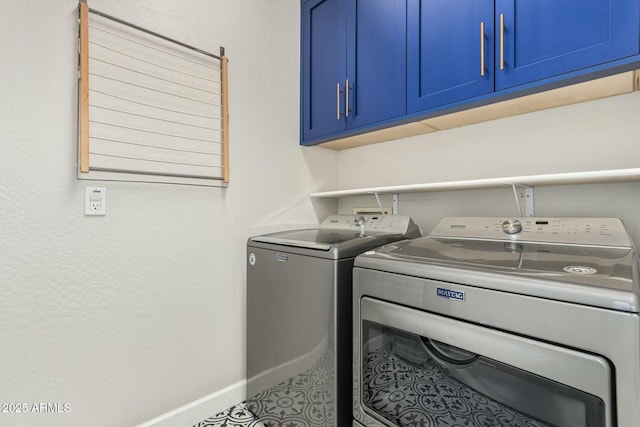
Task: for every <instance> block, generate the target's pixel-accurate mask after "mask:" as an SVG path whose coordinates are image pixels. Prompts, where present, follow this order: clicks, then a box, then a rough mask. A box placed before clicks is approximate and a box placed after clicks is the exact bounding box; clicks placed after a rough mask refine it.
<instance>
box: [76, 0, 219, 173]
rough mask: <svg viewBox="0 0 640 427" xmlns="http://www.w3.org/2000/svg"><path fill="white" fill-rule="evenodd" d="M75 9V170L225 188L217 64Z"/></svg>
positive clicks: (206, 56)
mask: <svg viewBox="0 0 640 427" xmlns="http://www.w3.org/2000/svg"><path fill="white" fill-rule="evenodd" d="M83 9H84V10H85V12H84V18H83V12H82V10H83ZM80 10H81V14H80V15H81V24H80V26H81V35H82V34H83V33H82V31H83V30H84V31H85V33H86V34H85V38H84V39H82V37H81V53H80V54H81V59H80V64H81V72H80V75H81V76H85V79H84V80H82V79H81V93H80V101H82V100H83V96H82V93H83V92H82V90H84V91H85V92H86V94H85V97H86V98H87V101H86V105H84V107H83V105H82V102H81V120H84V121H81V124H80V136H81V138H80V151H81V155H80V158H81V160H82V159H83V158H84V159H86V166H88V167H85V168H84V169H83V168H82V167H81V168H80V171H81V172H83V173H84V172H89V173H90V172H91V171H100V172H101V173H103V172H116V173H118V172H120V173H122V174H126V175H127V176H138V175H139V174H149V175H158V176H164V177H166V176H176V177H180V178H181V179H180V180H179V182H180V183H184V179H183V178H184V177H194V178H198V179H199V180H201V179H203V178H204V179H211V180H219V181H223V182H228V172H225V170H226V169H225V164H228V160H225V159H226V157H227V156H228V145H227V143H226V142H225V135H226V134H227V133H228V131H227V130H226V129H225V116H226V114H228V113H227V112H226V111H224V109H223V108H224V107H223V84H222V76H223V64H222V60H221V59H220V58H218V57H215V56H213V55H209V54H206V53H201V52H199V51H197V50H193V49H189V47H186V46H183V45H180V44H179V43H172V42H171V41H168V40H165V39H163V38H162V37H163V36H159V37H156V36H157V34H156V36H154V35H153V34H149V33H148V32H145V31H146V30H144V29H138V28H134V27H135V26H131V25H126V24H125V23H122V22H118V21H119V20H118V19H117V18H111V19H109V17H105V16H101V14H100V13H91V12H92V11H91V10H90V9H89V10H88V12H87V7H86V3H80ZM83 42H84V43H85V45H86V46H85V49H84V50H83V49H82V46H83V44H82V43H83ZM225 59H226V58H225ZM224 66H225V67H226V64H225V65H224ZM83 82H84V83H85V84H86V87H82V83H83ZM224 96H225V98H226V96H227V94H226V93H225V95H224ZM227 105H228V104H227ZM82 108H84V111H85V113H84V115H83V113H82V111H83V110H82ZM82 123H85V126H86V127H87V129H86V131H85V132H84V133H83V128H82ZM83 137H84V139H85V142H84V144H83V143H82V138H83ZM81 163H82V161H81ZM101 176H102V175H101ZM163 182H166V180H163ZM198 185H201V184H200V183H199V184H198Z"/></svg>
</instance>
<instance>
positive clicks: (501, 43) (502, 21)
mask: <svg viewBox="0 0 640 427" xmlns="http://www.w3.org/2000/svg"><path fill="white" fill-rule="evenodd" d="M503 70H504V13H501V14H500V71H503Z"/></svg>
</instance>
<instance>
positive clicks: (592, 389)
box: [353, 218, 640, 427]
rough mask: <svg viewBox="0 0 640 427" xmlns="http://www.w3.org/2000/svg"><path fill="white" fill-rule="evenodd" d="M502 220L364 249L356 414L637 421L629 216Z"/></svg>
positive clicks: (357, 304)
mask: <svg viewBox="0 0 640 427" xmlns="http://www.w3.org/2000/svg"><path fill="white" fill-rule="evenodd" d="M504 222H505V220H504V219H497V218H492V219H486V218H485V219H482V218H480V219H479V218H473V219H470V218H445V219H443V221H442V222H441V223H440V224H439V226H438V227H436V229H435V230H434V232H433V233H432V234H431V235H430V236H429V237H425V238H421V239H415V240H413V241H411V242H407V243H404V242H403V243H398V244H390V245H387V246H385V247H383V248H380V249H377V250H375V251H371V252H368V253H367V254H365V255H361V256H360V257H358V258H357V259H356V263H355V265H356V268H354V301H353V303H354V306H353V309H354V325H353V326H354V329H353V335H354V425H364V426H394V427H395V426H402V427H405V426H406V427H408V426H416V425H419V426H425V427H428V426H449V425H465V426H467V425H468V426H493V425H495V426H502V425H510V426H559V427H585V426H586V427H595V426H598V427H599V426H606V427H612V426H619V427H632V426H637V425H638V420H640V409H639V408H638V406H639V405H638V402H639V401H640V320H639V315H638V312H639V307H638V298H639V295H640V292H639V290H638V257H637V255H636V253H635V251H634V249H633V247H632V245H631V242H630V240H629V239H628V236H627V233H626V232H625V231H624V227H623V226H622V223H621V222H620V221H619V220H615V219H576V220H571V219H557V218H521V219H517V222H515V221H512V222H510V223H509V224H507V225H508V227H507V230H502V227H501V225H502V223H504ZM517 223H520V224H521V225H523V226H522V228H521V229H520V230H518V231H517V232H516V233H510V231H513V226H514V224H517ZM536 223H537V224H536ZM487 235H488V236H487Z"/></svg>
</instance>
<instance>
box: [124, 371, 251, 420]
mask: <svg viewBox="0 0 640 427" xmlns="http://www.w3.org/2000/svg"><path fill="white" fill-rule="evenodd" d="M245 386H246V381H245V380H242V381H238V382H237V383H235V384H231V385H230V386H228V387H225V388H223V389H222V390H218V391H216V392H215V393H211V394H210V395H208V396H204V397H202V398H200V399H198V400H194V401H193V402H191V403H187V404H186V405H183V406H181V407H179V408H176V409H174V410H173V411H170V412H167V413H166V414H162V415H160V416H158V417H156V418H154V419H152V420H149V421H145V422H143V423H142V424H138V425H137V426H136V427H191V426H193V425H195V424H198V423H199V422H201V421H204V420H205V419H207V418H209V417H211V416H213V415H216V414H219V413H220V412H222V411H224V410H225V409H228V408H230V407H232V406H233V405H236V404H238V403H240V402H242V401H244V400H245Z"/></svg>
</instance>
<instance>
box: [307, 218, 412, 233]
mask: <svg viewBox="0 0 640 427" xmlns="http://www.w3.org/2000/svg"><path fill="white" fill-rule="evenodd" d="M319 228H323V229H336V230H354V231H358V230H361V231H369V232H372V231H373V232H380V233H390V234H405V233H407V232H408V231H411V230H412V229H414V228H416V229H417V226H416V225H415V224H414V223H413V221H412V220H411V217H410V216H409V215H382V214H380V215H330V216H329V217H327V219H325V220H324V221H323V222H322V224H320V226H319Z"/></svg>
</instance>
